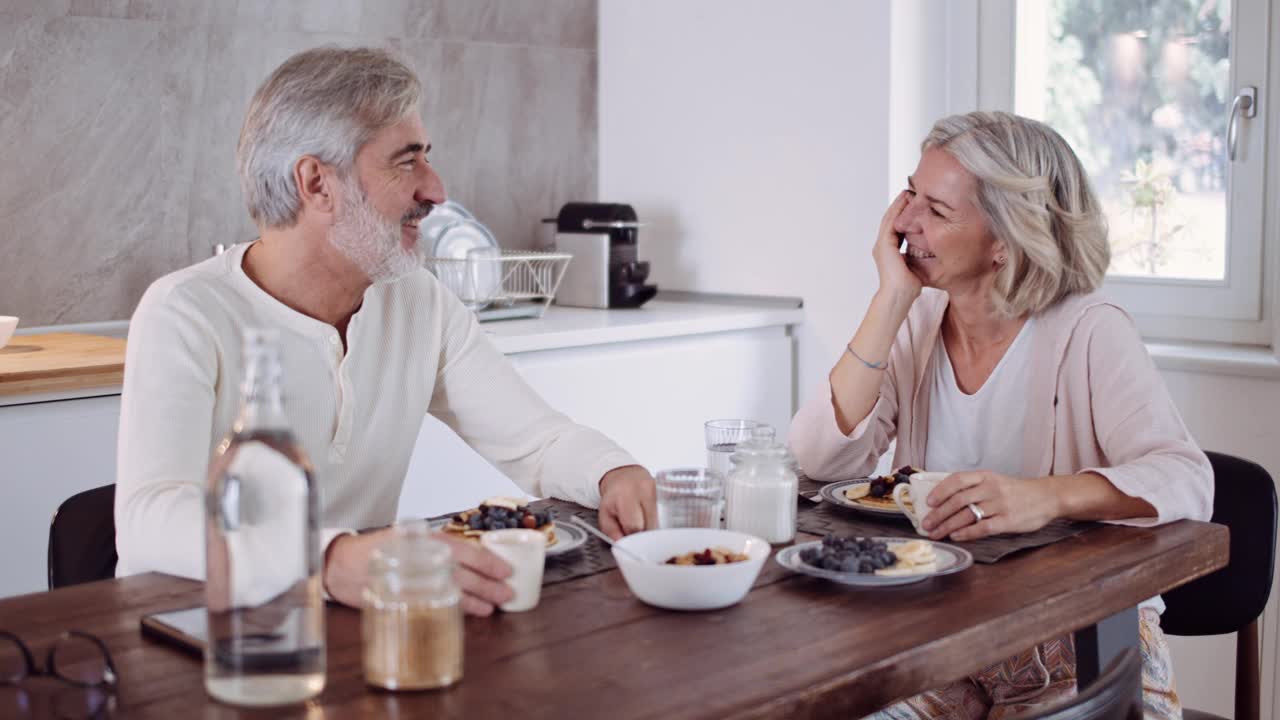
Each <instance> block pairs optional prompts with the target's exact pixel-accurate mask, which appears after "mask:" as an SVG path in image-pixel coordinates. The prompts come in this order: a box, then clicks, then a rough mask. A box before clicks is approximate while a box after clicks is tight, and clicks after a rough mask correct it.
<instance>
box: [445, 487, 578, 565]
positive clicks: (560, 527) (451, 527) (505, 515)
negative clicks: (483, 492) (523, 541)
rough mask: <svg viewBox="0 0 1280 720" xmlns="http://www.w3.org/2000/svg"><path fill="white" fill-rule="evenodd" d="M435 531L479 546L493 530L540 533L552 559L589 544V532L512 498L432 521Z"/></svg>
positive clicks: (489, 501)
mask: <svg viewBox="0 0 1280 720" xmlns="http://www.w3.org/2000/svg"><path fill="white" fill-rule="evenodd" d="M431 528H432V529H433V530H439V531H441V532H444V533H447V534H450V535H454V536H457V537H461V538H464V539H468V540H473V541H475V542H480V536H481V535H484V534H485V533H486V532H488V531H490V530H500V529H505V528H525V529H529V530H538V531H540V532H542V533H543V534H544V535H546V536H547V555H548V556H551V557H554V556H557V555H563V554H564V553H567V552H570V551H572V550H576V549H578V548H579V547H581V546H582V544H583V543H585V542H586V541H587V533H586V531H585V530H582V529H581V528H577V527H574V526H573V525H571V524H569V523H557V522H556V521H555V520H554V519H552V515H551V511H549V510H543V511H535V510H531V509H530V508H529V507H528V505H527V504H526V503H525V502H524V501H523V500H520V499H518V498H509V497H493V498H489V499H488V500H485V501H484V502H482V503H480V505H479V506H477V507H474V508H472V509H470V510H463V511H462V512H460V513H457V514H455V515H452V516H450V517H447V518H438V519H436V520H432V521H431Z"/></svg>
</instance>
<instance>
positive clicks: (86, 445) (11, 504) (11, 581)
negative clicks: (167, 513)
mask: <svg viewBox="0 0 1280 720" xmlns="http://www.w3.org/2000/svg"><path fill="white" fill-rule="evenodd" d="M119 424H120V396H119V395H110V396H105V397H90V398H81V399H76V400H62V401H59V402H43V403H34V404H31V405H7V406H4V407H0V467H3V468H4V470H3V472H0V484H3V487H4V491H3V492H4V502H3V503H0V547H3V548H4V555H3V558H4V559H3V561H0V597H6V596H9V595H17V594H21V593H28V592H36V591H39V590H44V589H46V588H47V586H48V582H47V577H48V575H47V573H46V569H45V563H46V557H47V548H48V545H49V521H50V520H52V519H53V513H54V511H55V510H56V509H57V508H58V505H59V504H60V503H61V502H62V501H63V500H66V499H67V498H69V497H71V496H72V495H74V494H76V493H78V492H81V491H83V490H88V489H90V488H95V487H98V486H100V485H109V484H111V483H113V482H115V477H116V432H117V429H118V428H119Z"/></svg>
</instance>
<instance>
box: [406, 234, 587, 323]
mask: <svg viewBox="0 0 1280 720" xmlns="http://www.w3.org/2000/svg"><path fill="white" fill-rule="evenodd" d="M572 259H573V255H571V254H569V253H559V252H540V251H514V250H503V251H502V252H501V254H498V255H488V256H479V257H476V256H472V257H468V258H448V257H428V258H427V259H426V268H427V270H429V271H431V273H432V274H433V275H435V276H436V277H437V278H439V280H440V282H441V283H442V284H443V285H444V286H445V287H447V288H449V290H450V291H452V292H453V294H454V295H457V296H458V299H459V300H461V301H462V304H463V305H465V306H467V307H468V308H469V309H471V310H472V311H473V312H475V314H476V317H477V319H478V320H480V321H481V322H484V321H487V320H509V319H512V318H540V317H542V315H543V313H545V312H546V311H547V306H548V305H550V304H551V301H552V300H553V299H555V295H556V290H557V289H558V288H559V287H560V281H561V280H562V279H563V278H564V271H565V269H566V268H568V267H569V261H570V260H572Z"/></svg>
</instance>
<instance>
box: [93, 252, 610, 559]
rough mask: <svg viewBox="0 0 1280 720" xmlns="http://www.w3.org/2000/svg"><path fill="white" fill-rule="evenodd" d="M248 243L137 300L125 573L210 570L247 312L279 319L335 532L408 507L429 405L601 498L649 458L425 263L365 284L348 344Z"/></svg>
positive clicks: (515, 463) (488, 448)
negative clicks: (547, 395)
mask: <svg viewBox="0 0 1280 720" xmlns="http://www.w3.org/2000/svg"><path fill="white" fill-rule="evenodd" d="M248 247H249V246H248V245H247V244H245V245H240V246H238V247H235V248H233V249H231V250H229V251H227V252H225V253H223V254H222V255H219V256H217V257H215V258H211V259H209V260H206V261H204V262H201V263H199V264H196V265H193V266H191V267H188V268H186V269H184V270H179V271H178V272H175V273H173V274H170V275H168V276H165V277H163V278H160V279H159V280H157V281H156V282H155V283H153V284H152V285H151V287H150V288H149V289H148V290H147V292H146V294H145V295H144V296H143V298H142V300H141V301H140V302H139V303H138V308H137V310H136V311H135V312H134V315H133V320H132V321H131V323H130V325H129V344H128V348H127V350H126V356H125V370H124V392H123V396H122V398H121V405H120V439H119V456H118V467H117V476H116V503H115V510H116V512H115V520H116V549H117V551H118V552H119V556H120V561H119V565H118V567H117V574H118V575H128V574H131V573H138V572H145V571H149V570H156V571H160V572H165V573H169V574H171V575H181V576H185V577H192V578H197V579H199V578H203V577H204V523H205V518H204V491H205V475H206V473H207V471H208V467H209V459H210V456H211V454H212V452H213V449H214V447H215V446H216V445H217V443H219V442H220V441H221V440H222V438H223V437H225V436H226V435H227V432H228V430H229V429H230V428H231V424H232V423H233V422H234V421H235V418H236V414H237V412H238V410H239V403H240V392H239V384H240V376H241V374H242V367H241V366H242V363H243V361H242V359H241V344H242V342H241V332H242V331H243V329H244V328H245V327H248V326H265V327H273V328H278V329H279V330H280V338H281V344H282V345H283V348H282V357H281V363H282V367H283V372H282V377H281V382H282V383H283V390H284V401H285V413H286V415H287V416H288V418H289V421H290V424H291V426H292V430H293V432H294V434H295V435H296V436H297V438H298V441H299V442H300V444H301V445H302V447H303V449H304V450H305V451H306V453H307V455H308V457H309V458H310V460H311V463H312V465H313V466H314V468H315V478H316V486H317V488H318V491H319V494H320V515H321V524H322V526H323V532H322V541H323V542H325V543H326V544H327V542H328V541H329V540H330V539H331V538H333V537H334V536H335V535H336V534H338V533H339V532H342V531H344V530H346V529H359V528H367V527H373V526H378V525H387V524H390V523H391V522H392V521H393V520H395V519H396V505H397V503H398V501H399V497H400V490H401V486H402V485H403V483H404V480H405V472H406V471H407V469H408V466H409V458H410V456H411V455H412V453H413V449H414V444H415V442H416V440H417V437H418V430H419V428H420V427H421V426H422V421H423V418H424V417H425V416H426V415H427V414H428V413H430V414H431V415H433V416H435V417H436V418H437V419H439V420H440V421H442V422H443V423H444V424H445V425H447V426H449V428H450V429H452V430H453V431H454V432H456V433H457V434H458V435H459V436H460V437H461V438H462V439H463V440H464V441H466V442H467V444H468V445H470V446H471V447H472V448H473V449H474V450H475V451H476V452H477V453H479V454H480V455H481V456H482V457H484V458H485V459H486V460H488V461H489V462H491V463H493V465H494V466H495V467H497V468H498V469H499V470H501V471H502V472H503V473H505V474H506V475H507V476H508V477H510V478H511V479H512V480H513V481H515V483H516V484H517V485H519V486H520V487H521V488H522V489H524V490H525V491H526V492H528V493H530V494H531V495H536V496H541V497H546V496H551V497H559V498H564V499H567V500H573V501H575V502H577V503H580V504H582V505H586V506H588V507H596V506H598V505H599V503H600V490H599V482H600V478H601V477H603V476H604V474H605V473H606V472H608V471H609V470H612V469H614V468H617V467H621V466H624V465H632V464H635V460H634V459H633V458H632V457H631V456H630V455H629V454H627V453H626V452H625V451H623V450H622V449H621V448H619V447H618V446H617V445H615V444H614V443H613V442H611V441H610V440H609V439H608V438H606V437H604V436H603V435H601V434H600V433H599V432H596V431H595V430H592V429H590V428H586V427H583V426H582V425H578V424H576V423H574V422H573V421H571V420H570V419H569V418H567V417H565V416H564V415H563V414H561V413H559V412H556V411H555V410H554V409H552V408H551V407H549V406H548V405H547V404H546V403H545V402H543V400H542V398H540V397H539V396H538V394H537V393H536V392H534V390H533V389H532V388H530V387H529V385H528V384H527V383H526V382H525V381H524V380H523V379H522V378H521V377H520V375H519V374H517V373H516V371H515V369H514V368H513V367H512V365H511V363H510V362H509V361H508V360H507V358H506V357H504V356H503V354H502V353H501V352H499V351H498V349H497V348H495V347H494V346H493V344H492V343H491V342H490V341H489V339H488V338H487V337H486V336H485V333H484V331H483V330H482V329H481V328H480V327H479V325H478V324H477V323H476V318H475V315H474V314H473V313H471V312H469V311H468V310H467V309H466V308H464V307H463V306H462V304H461V303H460V302H458V299H457V298H456V297H455V296H454V295H453V294H452V293H450V292H449V291H448V290H447V289H446V288H444V287H443V286H442V285H441V284H440V283H438V282H437V281H436V279H435V278H434V277H433V276H432V275H431V274H430V273H428V272H426V271H425V270H422V271H419V272H415V273H412V274H411V275H409V276H407V277H405V278H402V279H400V280H397V281H395V282H390V283H382V284H377V285H374V286H372V287H370V288H369V289H368V290H367V291H365V294H364V302H363V304H362V305H361V306H360V309H359V310H358V311H357V312H356V313H355V315H353V316H352V317H351V321H350V323H349V324H348V326H347V337H346V348H345V350H344V348H343V343H342V339H341V338H340V337H339V336H338V331H337V330H336V329H335V328H334V327H333V326H332V325H329V324H326V323H323V322H320V321H319V320H315V319H313V318H310V317H308V316H306V315H303V314H301V313H299V312H297V311H295V310H292V309H290V308H289V307H287V306H285V305H284V304H282V303H281V302H280V301H278V300H276V299H275V298H274V297H272V296H271V295H270V294H268V293H267V292H266V291H264V290H263V289H262V288H261V287H259V286H258V285H257V284H256V283H254V282H253V280H251V279H250V278H249V277H248V276H247V275H246V274H245V272H244V270H243V268H242V267H241V260H242V258H243V257H244V253H245V251H246V250H247V249H248ZM582 381H583V383H584V385H590V384H592V383H594V384H596V385H598V386H599V387H605V386H607V385H608V384H609V383H610V382H611V379H610V378H607V377H603V376H602V377H584V378H583V379H582ZM467 480H468V478H466V477H442V478H434V479H433V480H432V481H433V482H449V483H459V484H465V483H466V482H467Z"/></svg>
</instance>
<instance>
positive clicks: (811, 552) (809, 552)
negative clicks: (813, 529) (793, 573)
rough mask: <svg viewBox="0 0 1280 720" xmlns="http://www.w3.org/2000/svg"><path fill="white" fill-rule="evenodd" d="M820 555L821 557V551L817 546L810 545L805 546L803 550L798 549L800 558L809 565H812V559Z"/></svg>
mask: <svg viewBox="0 0 1280 720" xmlns="http://www.w3.org/2000/svg"><path fill="white" fill-rule="evenodd" d="M821 557H822V551H820V550H818V548H812V547H811V548H805V549H804V550H801V551H800V559H801V560H803V561H805V562H807V563H809V564H810V565H813V564H814V561H816V560H818V559H819V558H821Z"/></svg>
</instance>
